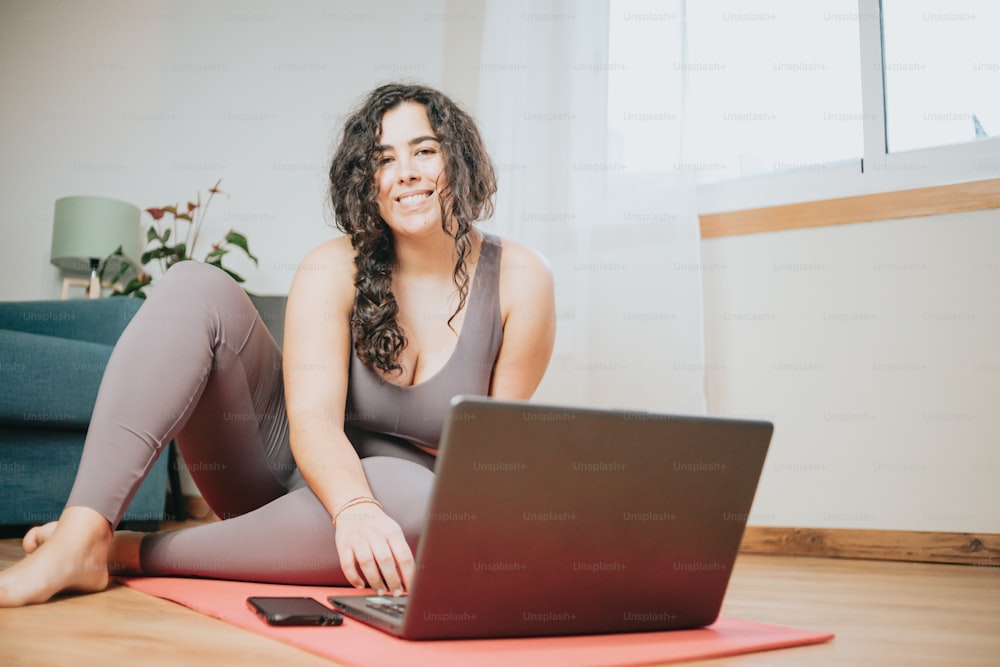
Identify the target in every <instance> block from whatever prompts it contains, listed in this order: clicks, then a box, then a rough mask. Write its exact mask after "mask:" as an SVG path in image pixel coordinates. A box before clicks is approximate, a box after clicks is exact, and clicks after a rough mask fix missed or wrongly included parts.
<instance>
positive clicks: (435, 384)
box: [344, 233, 503, 447]
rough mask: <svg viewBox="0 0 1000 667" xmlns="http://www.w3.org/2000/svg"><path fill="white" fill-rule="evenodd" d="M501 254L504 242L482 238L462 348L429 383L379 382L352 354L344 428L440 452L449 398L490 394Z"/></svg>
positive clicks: (499, 334)
mask: <svg viewBox="0 0 1000 667" xmlns="http://www.w3.org/2000/svg"><path fill="white" fill-rule="evenodd" d="M500 254H501V243H500V239H499V238H497V237H496V236H493V235H492V234H485V233H484V234H483V244H482V249H481V251H480V255H479V264H478V265H477V267H476V273H475V275H474V276H473V279H472V285H471V287H470V288H469V296H468V300H467V301H466V304H465V308H466V313H465V322H464V323H463V325H462V331H461V333H460V334H459V337H458V343H457V344H456V346H455V351H454V352H453V353H452V355H451V357H450V358H449V359H448V361H447V362H446V363H445V365H444V366H443V367H442V368H441V370H439V371H438V372H437V373H435V374H434V375H432V376H431V377H429V378H427V379H426V380H424V381H423V382H420V383H419V384H415V385H412V386H409V387H400V386H399V385H395V384H393V383H391V382H386V381H385V380H384V379H382V378H381V377H379V376H378V374H376V373H375V371H373V370H372V369H370V368H368V367H367V366H365V365H364V364H363V363H361V360H360V359H358V355H357V353H356V352H352V354H351V367H350V375H349V378H348V384H347V411H346V413H345V415H344V423H345V424H346V425H348V426H354V427H357V428H361V429H364V430H366V431H374V432H376V433H384V434H387V435H393V436H397V437H400V438H404V439H406V440H409V441H411V442H418V443H420V444H423V445H426V446H430V447H437V444H438V441H439V440H440V439H441V430H442V428H443V427H444V418H445V415H446V413H447V411H448V403H449V401H450V400H451V398H452V397H453V396H455V395H457V394H473V395H478V396H486V395H488V394H489V390H490V380H491V378H492V376H493V364H494V363H495V362H496V358H497V354H498V353H499V351H500V341H501V339H502V338H503V322H502V320H501V316H500V289H499V285H500Z"/></svg>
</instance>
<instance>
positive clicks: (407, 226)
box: [375, 102, 447, 235]
mask: <svg viewBox="0 0 1000 667" xmlns="http://www.w3.org/2000/svg"><path fill="white" fill-rule="evenodd" d="M376 162H377V164H378V167H377V169H376V171H375V180H376V182H377V183H378V189H379V190H378V198H377V200H376V201H377V203H378V210H379V213H380V214H381V216H382V219H383V220H385V222H386V224H387V225H389V229H391V230H392V232H393V234H397V235H420V234H424V233H433V232H434V231H435V230H441V229H442V227H441V200H440V198H439V195H440V193H441V191H442V190H444V189H445V186H446V184H447V177H446V176H445V172H444V164H445V160H444V154H443V153H442V150H441V142H440V141H439V140H438V138H437V136H436V135H435V133H434V130H433V129H432V128H431V125H430V121H428V119H427V111H426V110H425V109H424V107H423V105H421V104H417V103H414V102H404V103H403V104H400V105H399V106H397V107H395V108H393V109H390V110H389V111H386V112H385V115H383V116H382V134H381V135H380V136H379V152H378V155H377V157H376Z"/></svg>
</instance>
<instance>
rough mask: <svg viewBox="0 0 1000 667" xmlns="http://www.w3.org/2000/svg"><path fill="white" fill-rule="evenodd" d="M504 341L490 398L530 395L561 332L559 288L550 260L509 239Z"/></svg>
mask: <svg viewBox="0 0 1000 667" xmlns="http://www.w3.org/2000/svg"><path fill="white" fill-rule="evenodd" d="M500 311H501V314H502V316H503V343H502V344H501V346H500V353H499V354H498V355H497V361H496V365H495V367H494V370H493V380H492V383H491V384H490V396H494V397H497V398H509V399H528V398H531V395H532V394H533V393H534V392H535V389H536V388H537V387H538V383H539V382H541V381H542V376H544V375H545V369H546V368H547V367H548V365H549V359H551V357H552V347H553V345H554V344H555V335H556V306H555V289H554V287H553V281H552V271H551V270H550V269H549V266H548V264H547V263H546V262H545V260H544V259H543V258H542V257H541V256H540V255H538V254H536V253H535V252H534V251H532V250H530V249H528V248H527V247H525V246H523V245H521V244H519V243H515V242H513V241H509V240H507V239H504V241H503V254H502V256H501V259H500Z"/></svg>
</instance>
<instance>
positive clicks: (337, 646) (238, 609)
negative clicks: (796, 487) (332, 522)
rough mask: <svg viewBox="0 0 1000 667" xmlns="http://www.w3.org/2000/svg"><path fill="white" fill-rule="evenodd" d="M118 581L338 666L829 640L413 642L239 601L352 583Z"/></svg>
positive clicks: (651, 656)
mask: <svg viewBox="0 0 1000 667" xmlns="http://www.w3.org/2000/svg"><path fill="white" fill-rule="evenodd" d="M121 581H122V583H124V584H125V585H126V586H128V587H129V588H133V589H135V590H137V591H141V592H143V593H146V594H148V595H153V596H156V597H158V598H163V599H165V600H172V601H173V602H177V603H178V604H182V605H184V606H185V607H188V608H190V609H193V610H194V611H197V612H200V613H202V614H205V615H207V616H212V617H213V618H218V619H221V620H223V621H226V622H227V623H231V624H233V625H236V626H239V627H241V628H245V629H247V630H250V631H252V632H256V633H258V634H262V635H266V636H268V637H272V638H274V639H277V640H278V641H282V642H285V643H287V644H291V645H293V646H297V647H299V648H301V649H304V650H306V651H309V652H310V653H315V654H317V655H321V656H323V657H326V658H329V659H331V660H334V661H336V662H340V663H343V664H345V665H372V664H406V665H428V666H433V667H452V666H454V667H467V666H468V665H475V664H495V663H503V664H505V665H525V666H528V665H532V666H534V665H544V667H558V666H560V665H566V666H568V667H582V666H584V665H591V666H593V667H605V666H618V665H650V664H663V663H668V662H680V661H683V660H697V659H704V658H715V657H720V656H726V655H737V654H740V653H751V652H754V651H765V650H769V649H777V648H786V647H791V646H802V645H806V644H819V643H821V642H825V641H828V640H830V639H832V638H833V635H832V634H829V633H824V632H811V631H806V630H796V629H793V628H786V627H782V626H778V625H768V624H765V623H756V622H753V621H743V620H736V619H719V620H718V621H717V622H716V623H714V624H713V625H711V626H709V627H707V628H702V629H699V630H674V631H672V632H643V633H634V634H613V635H587V636H574V637H535V638H530V639H476V640H465V639H464V640H449V641H432V642H412V641H406V640H402V639H396V638H395V637H391V636H390V635H387V634H385V633H383V632H381V631H379V630H375V629H373V628H369V627H368V626H366V625H364V624H362V623H358V622H356V621H353V620H351V619H349V618H348V619H345V620H344V624H343V625H342V626H339V627H306V628H276V627H272V626H270V625H267V624H266V623H264V622H263V621H261V620H260V619H259V618H258V617H257V616H256V615H255V614H254V613H253V612H252V611H251V610H250V609H249V608H248V607H247V605H246V599H247V597H249V596H251V595H262V596H269V595H270V596H307V597H313V598H316V599H317V600H319V601H320V602H323V603H326V598H327V596H328V595H335V594H344V593H347V594H351V593H352V592H356V591H354V589H343V588H330V587H321V586H283V585H275V584H254V583H246V582H234V581H218V580H214V579H182V578H153V577H141V578H135V579H122V580H121Z"/></svg>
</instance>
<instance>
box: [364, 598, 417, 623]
mask: <svg viewBox="0 0 1000 667" xmlns="http://www.w3.org/2000/svg"><path fill="white" fill-rule="evenodd" d="M406 600H407V598H405V597H403V598H378V597H372V598H368V599H367V600H366V602H365V606H366V607H369V608H371V609H375V610H377V611H380V612H382V613H383V614H388V615H390V616H395V617H396V618H402V617H403V614H404V613H405V612H406Z"/></svg>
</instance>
